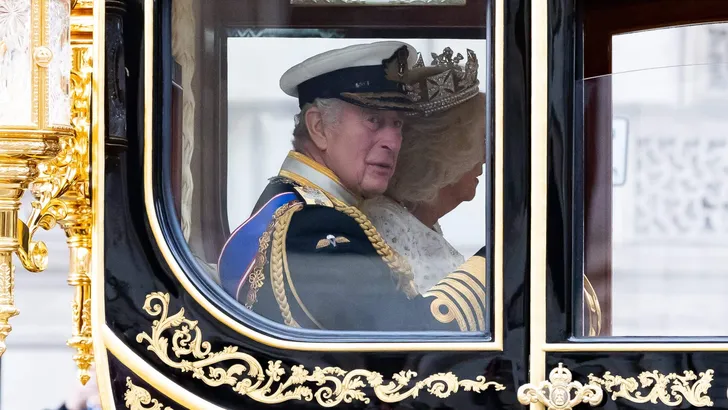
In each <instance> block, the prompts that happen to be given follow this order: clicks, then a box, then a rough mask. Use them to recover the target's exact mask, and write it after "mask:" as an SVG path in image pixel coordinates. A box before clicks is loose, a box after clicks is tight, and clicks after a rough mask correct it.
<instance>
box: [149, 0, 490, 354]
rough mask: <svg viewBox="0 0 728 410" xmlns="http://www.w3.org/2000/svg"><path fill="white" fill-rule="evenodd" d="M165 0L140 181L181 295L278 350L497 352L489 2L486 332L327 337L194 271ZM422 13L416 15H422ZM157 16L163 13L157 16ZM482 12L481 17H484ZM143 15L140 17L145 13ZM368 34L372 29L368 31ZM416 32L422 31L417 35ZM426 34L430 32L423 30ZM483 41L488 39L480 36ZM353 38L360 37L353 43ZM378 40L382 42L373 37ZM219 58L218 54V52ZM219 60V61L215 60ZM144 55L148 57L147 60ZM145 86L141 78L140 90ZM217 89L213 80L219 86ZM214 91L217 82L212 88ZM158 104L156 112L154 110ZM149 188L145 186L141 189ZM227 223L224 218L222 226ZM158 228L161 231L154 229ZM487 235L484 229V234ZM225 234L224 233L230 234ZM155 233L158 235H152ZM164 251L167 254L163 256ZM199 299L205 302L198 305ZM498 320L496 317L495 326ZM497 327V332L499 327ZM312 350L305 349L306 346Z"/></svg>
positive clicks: (160, 6) (218, 33)
mask: <svg viewBox="0 0 728 410" xmlns="http://www.w3.org/2000/svg"><path fill="white" fill-rule="evenodd" d="M170 1H171V0H163V1H161V2H159V3H156V4H155V9H154V11H153V13H154V14H153V16H154V17H153V20H154V24H153V27H152V29H151V30H145V34H144V35H145V44H146V45H152V47H153V48H155V49H157V50H160V52H155V53H154V55H155V58H154V59H153V61H151V62H145V64H147V63H149V64H152V65H153V69H152V70H151V71H153V72H154V73H161V80H160V76H157V77H156V78H155V77H154V76H152V78H151V83H152V87H153V91H152V94H153V98H152V100H151V101H145V105H146V107H145V111H149V114H148V115H147V117H146V119H145V126H144V127H145V142H144V170H145V173H149V174H150V176H149V178H146V177H145V184H144V185H145V186H144V189H145V202H146V207H147V210H148V215H147V216H148V218H149V222H150V224H151V225H152V232H153V233H154V235H153V236H154V240H155V241H156V246H157V247H158V248H159V249H160V250H161V251H162V252H161V254H162V256H163V259H164V262H166V263H167V265H168V266H167V267H166V268H167V269H170V270H172V271H173V273H174V274H175V276H176V277H177V278H178V279H179V280H180V282H182V284H183V286H184V287H185V289H187V290H188V291H189V293H190V294H191V296H192V297H193V298H194V299H195V300H197V301H198V302H202V303H200V304H201V305H202V306H203V307H205V308H206V309H207V306H210V307H211V308H213V309H217V311H218V313H217V315H218V316H219V315H220V314H222V315H224V316H226V318H227V320H225V322H226V324H228V325H229V326H230V324H231V323H232V324H233V325H237V326H234V327H235V330H237V331H238V332H239V333H240V332H241V330H240V329H243V330H247V331H249V332H251V333H254V334H255V335H257V336H260V335H262V336H264V337H266V336H267V337H270V338H273V339H275V340H279V341H282V342H292V343H298V345H297V346H300V345H305V346H308V347H310V348H311V349H312V350H327V348H326V347H323V348H321V347H318V345H320V344H322V342H324V343H323V345H327V346H335V347H337V348H344V349H345V348H346V347H347V346H350V347H352V348H353V350H360V349H363V350H367V351H369V350H372V349H373V350H378V349H379V348H378V347H376V346H375V345H376V344H379V345H381V346H384V348H386V350H408V349H412V348H413V347H421V348H423V349H424V350H502V343H503V342H502V341H503V325H502V312H503V301H502V267H501V268H500V279H499V278H498V275H496V274H494V266H493V265H494V261H493V248H494V247H495V246H494V245H495V243H494V240H495V236H496V235H494V230H495V229H502V227H495V226H493V213H494V210H495V208H496V206H495V201H494V200H493V185H494V181H493V178H494V177H500V178H502V175H499V173H498V174H496V173H494V165H493V160H492V158H493V157H494V153H493V151H494V149H493V145H494V144H495V138H496V136H495V134H494V130H495V126H494V110H495V95H494V94H495V93H494V90H495V88H494V76H495V69H494V62H493V59H494V55H493V54H494V44H493V40H494V38H493V30H494V27H493V18H492V17H493V7H494V2H492V1H488V2H487V3H488V6H487V8H486V9H487V10H483V12H484V13H485V14H486V15H487V17H486V18H487V22H488V24H487V25H486V26H485V27H479V28H477V30H478V31H480V32H482V33H483V34H484V37H487V38H485V46H486V53H487V58H486V61H487V62H488V65H487V69H486V72H487V75H486V77H487V78H486V79H484V81H485V82H486V90H488V92H487V94H486V113H487V115H486V130H487V134H486V135H487V137H486V138H487V139H486V141H487V143H486V150H487V155H488V159H489V161H490V165H489V166H488V168H487V169H488V173H487V174H486V175H488V176H489V177H488V178H485V181H484V182H485V183H486V184H487V189H486V204H490V206H487V208H486V209H484V210H483V211H484V212H486V226H485V227H484V230H485V231H486V233H487V235H488V237H489V239H490V240H489V241H488V244H489V245H488V247H487V251H488V255H487V256H488V258H487V265H486V266H487V267H486V277H487V278H488V281H489V283H491V286H490V287H489V295H488V304H489V305H490V311H489V312H488V313H489V318H488V320H489V324H490V325H489V332H437V331H418V332H404V331H391V332H383V331H365V332H360V331H325V330H308V329H295V328H291V327H287V326H284V325H281V324H278V323H275V322H273V321H271V320H269V319H266V318H263V317H261V316H258V315H255V314H251V313H249V312H247V311H245V309H244V308H243V307H242V306H240V305H239V304H238V302H237V301H235V300H234V299H233V298H232V297H230V296H229V295H227V294H226V293H225V292H224V291H223V289H222V287H220V286H219V285H218V284H217V283H216V282H215V281H214V280H213V279H212V278H211V277H210V276H209V275H208V274H207V273H205V272H204V268H202V266H201V265H200V262H198V261H197V260H196V257H195V256H194V255H193V253H192V251H191V249H190V247H189V244H188V243H187V241H186V240H185V238H184V236H183V234H182V231H181V227H180V224H179V222H180V221H179V218H178V217H177V213H176V212H177V211H176V209H175V206H176V203H175V199H174V196H173V194H172V193H173V187H172V175H171V149H172V145H173V143H172V141H171V135H170V134H171V127H170V125H171V116H172V112H171V100H172V99H171V98H170V97H171V92H172V87H173V84H172V82H173V73H174V67H173V57H172V50H171V46H172V44H171V30H172V27H171V8H170ZM420 8H421V7H420ZM160 11H161V12H160ZM486 11H487V13H486ZM148 12H149V11H147V10H145V13H148ZM240 28H241V27H229V26H226V27H222V28H220V29H216V30H215V41H214V44H215V47H220V45H221V44H223V41H222V40H224V38H223V37H222V35H226V33H229V32H230V31H231V30H239V29H240ZM372 30H373V31H375V30H376V28H372ZM422 30H423V31H424V30H428V29H426V28H422ZM429 30H431V29H429ZM486 33H487V35H485V34H486ZM356 38H359V37H356ZM377 38H381V36H377ZM220 50H222V48H220ZM223 54H224V53H220V54H219V55H220V58H222V55H223ZM147 55H148V54H147ZM215 64H217V66H218V70H219V71H218V73H219V75H220V77H218V79H222V78H223V76H224V75H225V74H224V72H225V70H224V69H223V67H222V66H221V61H219V60H218V61H216V62H215ZM149 81H150V79H149V78H145V83H148V82H149ZM218 81H219V80H218ZM218 84H219V82H218ZM160 100H161V104H158V102H159V101H160ZM218 101H219V102H220V104H226V103H227V101H226V99H225V100H223V99H222V98H220V99H219V100H218ZM225 120H226V118H224V117H223V118H220V122H221V123H224V121H225ZM219 136H220V137H223V138H226V137H227V135H226V134H225V135H223V134H222V133H220V134H219ZM147 180H151V184H147V183H146V181H147ZM225 219H227V218H225ZM155 226H158V228H159V229H154V227H155ZM488 228H489V229H488ZM228 229H229V228H228ZM157 231H158V232H157ZM165 251H167V252H165ZM200 299H204V300H200ZM496 316H501V318H500V320H497V319H496ZM499 323H500V325H499V326H498V324H499ZM309 345H310V346H309Z"/></svg>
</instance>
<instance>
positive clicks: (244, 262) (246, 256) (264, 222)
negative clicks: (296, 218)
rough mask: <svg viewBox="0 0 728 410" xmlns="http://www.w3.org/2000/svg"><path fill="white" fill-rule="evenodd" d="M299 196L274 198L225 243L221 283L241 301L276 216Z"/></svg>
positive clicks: (220, 266) (221, 256)
mask: <svg viewBox="0 0 728 410" xmlns="http://www.w3.org/2000/svg"><path fill="white" fill-rule="evenodd" d="M296 198H297V197H296V194H294V193H292V192H286V193H283V194H279V195H276V196H274V197H273V198H271V199H270V200H269V201H268V202H267V203H266V204H265V205H263V206H262V207H261V208H260V209H259V210H258V211H257V212H256V213H255V214H253V216H251V217H250V218H248V220H246V221H245V222H243V224H242V225H240V226H239V227H238V228H237V229H236V230H235V231H234V232H233V233H232V234H231V235H230V238H229V239H228V240H227V242H226V243H225V246H224V247H223V248H222V252H221V253H220V259H219V260H218V263H217V271H218V273H219V275H220V283H221V285H222V287H223V288H224V289H225V291H226V292H227V293H228V294H230V295H232V296H233V297H234V298H236V299H237V297H238V292H239V291H240V288H241V287H242V286H243V284H244V282H245V280H246V279H247V277H248V275H249V274H250V271H251V270H252V268H253V264H254V263H255V256H256V255H257V254H258V247H259V245H260V244H259V243H258V241H259V239H260V237H261V236H263V233H264V232H265V230H266V228H267V227H268V224H269V223H270V221H271V219H273V214H274V213H275V211H276V210H277V209H278V208H280V207H281V206H283V205H285V204H287V203H289V202H291V201H293V200H295V199H296Z"/></svg>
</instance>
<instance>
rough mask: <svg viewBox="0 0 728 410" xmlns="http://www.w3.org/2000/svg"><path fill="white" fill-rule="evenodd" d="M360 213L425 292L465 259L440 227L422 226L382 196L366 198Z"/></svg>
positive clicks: (419, 288) (417, 220)
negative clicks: (367, 219) (411, 272)
mask: <svg viewBox="0 0 728 410" xmlns="http://www.w3.org/2000/svg"><path fill="white" fill-rule="evenodd" d="M361 211H362V212H364V213H365V214H366V215H367V217H369V219H370V220H371V222H372V224H373V225H374V227H375V228H377V231H379V234H380V235H382V238H384V240H385V241H387V243H388V244H389V245H390V246H391V247H392V248H393V249H394V250H395V251H396V252H397V253H399V254H400V255H401V256H403V257H404V258H406V259H407V261H408V262H409V263H410V265H411V266H412V270H413V273H414V277H415V285H416V286H417V290H418V291H419V292H420V293H424V292H426V291H427V290H428V289H430V288H431V287H432V286H434V285H435V284H437V282H439V281H440V279H442V278H443V277H445V276H446V275H447V274H448V273H451V272H453V271H454V270H455V269H456V268H457V267H459V266H460V265H462V264H463V263H464V262H465V258H464V257H463V255H462V254H460V252H458V251H457V250H456V249H455V248H454V247H453V246H452V245H451V244H450V243H449V242H448V241H447V240H446V239H445V237H444V236H443V235H442V230H441V229H440V225H439V224H436V225H435V226H434V227H433V228H434V230H433V229H431V228H429V227H427V226H425V225H424V224H423V223H422V222H420V220H419V219H417V218H416V217H415V216H414V215H412V214H411V213H410V212H409V211H408V210H407V209H406V208H405V207H403V206H402V205H400V204H399V203H397V202H395V201H393V200H392V199H390V198H387V197H385V196H380V197H377V198H373V199H368V200H366V201H364V202H363V204H362V205H361Z"/></svg>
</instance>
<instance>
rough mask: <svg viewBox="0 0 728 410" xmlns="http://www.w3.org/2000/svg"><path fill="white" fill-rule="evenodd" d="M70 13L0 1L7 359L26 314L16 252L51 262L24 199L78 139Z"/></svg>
mask: <svg viewBox="0 0 728 410" xmlns="http://www.w3.org/2000/svg"><path fill="white" fill-rule="evenodd" d="M70 14H71V0H0V355H2V354H3V353H4V352H5V349H6V345H5V339H6V338H7V336H8V334H9V333H10V331H11V329H12V327H11V325H10V324H9V320H10V318H12V317H13V316H15V315H17V314H18V313H19V312H18V309H17V308H16V306H15V301H14V294H13V293H14V272H15V267H14V265H13V260H12V254H13V253H17V254H18V256H19V258H20V259H21V261H22V262H23V265H30V266H31V267H44V265H45V263H46V261H45V260H46V258H47V250H46V248H45V245H43V244H41V243H32V242H31V241H30V240H29V237H28V234H29V231H28V229H27V228H28V226H27V225H26V224H25V223H23V222H19V220H18V210H19V208H20V199H21V197H22V195H23V192H24V191H25V189H27V188H28V186H29V184H31V183H32V182H33V181H34V180H35V179H36V177H37V176H38V175H39V169H40V168H42V166H43V165H42V164H44V163H45V162H47V161H49V160H51V159H53V158H55V157H56V155H57V154H58V153H59V151H60V150H61V146H62V145H63V143H64V141H65V140H68V139H70V138H73V136H74V130H73V127H72V125H71V93H70V71H71V41H70V34H71V33H70ZM42 222H43V223H50V221H49V219H48V218H43V221H42ZM21 244H22V246H21Z"/></svg>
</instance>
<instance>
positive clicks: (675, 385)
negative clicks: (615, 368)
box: [589, 369, 715, 407]
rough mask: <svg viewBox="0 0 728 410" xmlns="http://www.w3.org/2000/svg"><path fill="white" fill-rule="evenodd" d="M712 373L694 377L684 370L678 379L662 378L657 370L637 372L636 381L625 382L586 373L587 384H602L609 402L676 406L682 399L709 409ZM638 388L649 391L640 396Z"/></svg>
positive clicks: (710, 404) (608, 376)
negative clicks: (610, 398)
mask: <svg viewBox="0 0 728 410" xmlns="http://www.w3.org/2000/svg"><path fill="white" fill-rule="evenodd" d="M714 373H715V372H714V371H713V370H712V369H710V370H707V371H705V372H700V374H699V375H696V374H695V372H693V371H692V370H686V371H684V372H683V374H682V376H681V375H678V374H677V373H670V374H668V375H663V374H660V373H659V372H658V371H657V370H653V371H651V372H642V373H640V375H639V376H638V378H637V379H635V378H634V377H629V378H626V379H625V378H624V377H622V376H618V375H613V374H612V373H611V372H606V373H604V376H602V377H596V376H594V375H593V374H590V375H589V381H590V382H591V383H595V384H599V385H602V386H603V387H604V390H606V391H607V392H608V393H612V400H617V399H618V398H623V399H625V400H627V401H631V402H633V403H652V404H657V402H658V401H660V402H662V404H664V405H666V406H670V407H675V406H679V405H680V404H682V402H683V400H686V401H687V402H688V403H690V404H691V405H693V406H695V407H712V406H713V401H712V400H710V396H708V390H709V389H710V386H711V384H710V383H711V382H712V381H713V374H714ZM637 380H639V383H638V382H637ZM639 388H642V389H649V391H648V392H647V393H646V394H643V392H640V391H637V389H639Z"/></svg>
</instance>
